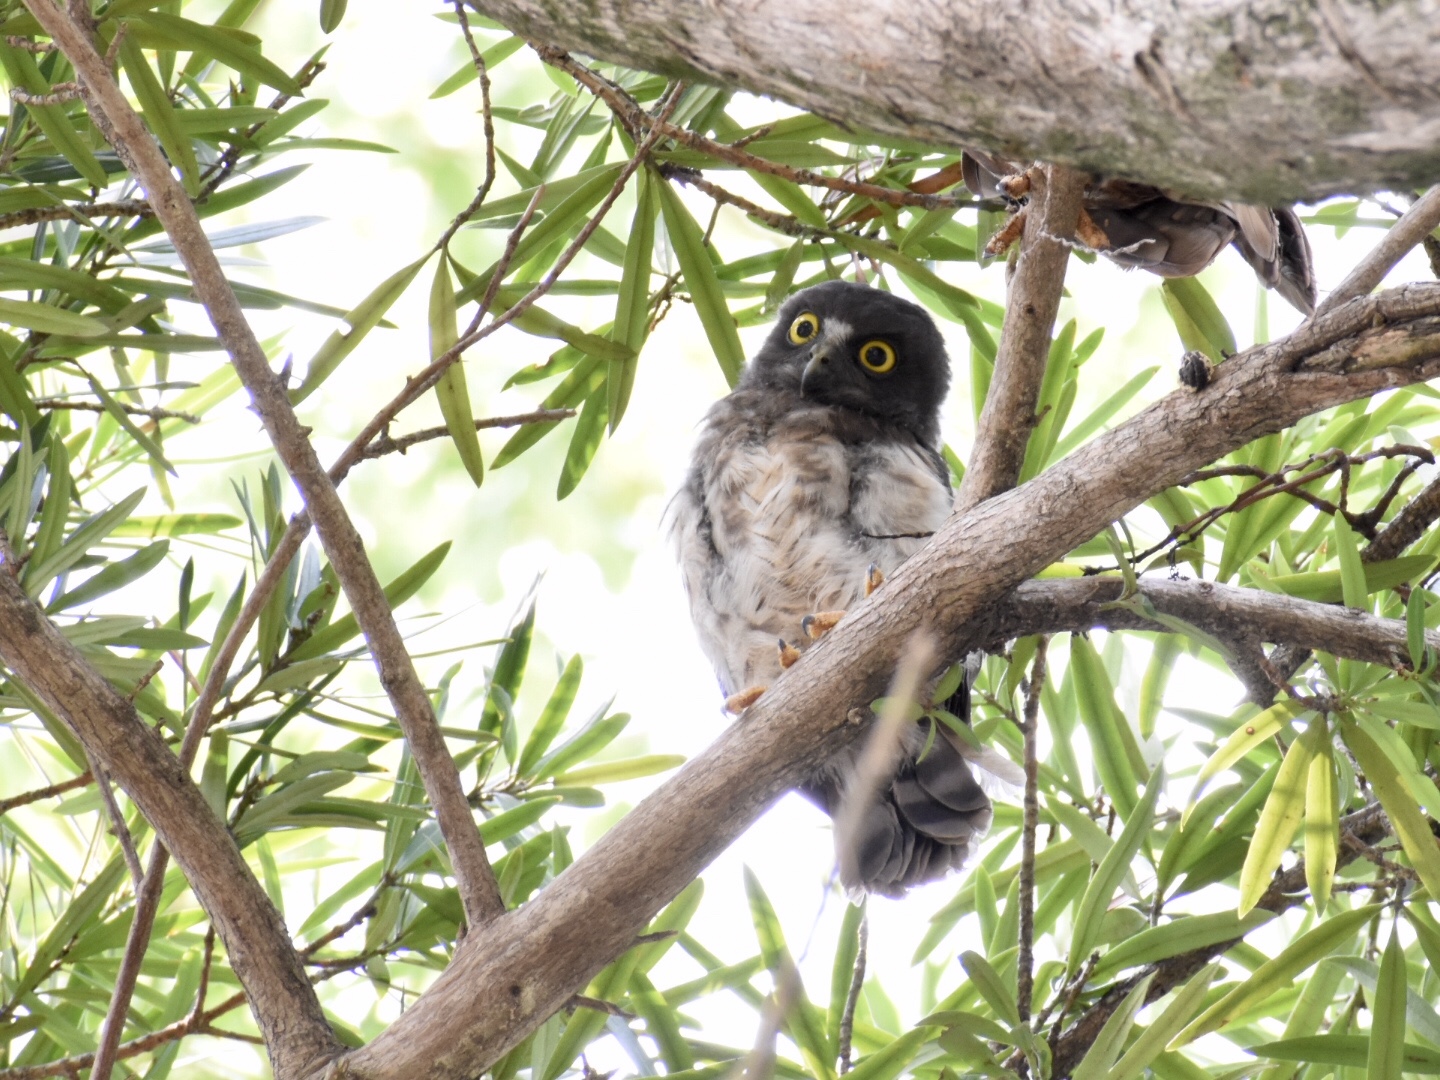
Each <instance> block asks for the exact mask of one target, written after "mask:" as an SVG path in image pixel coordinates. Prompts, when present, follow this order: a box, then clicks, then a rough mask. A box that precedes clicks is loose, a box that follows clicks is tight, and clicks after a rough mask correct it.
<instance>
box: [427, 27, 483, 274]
mask: <svg viewBox="0 0 1440 1080" xmlns="http://www.w3.org/2000/svg"><path fill="white" fill-rule="evenodd" d="M451 6H452V7H453V8H454V9H455V18H456V20H457V21H458V22H459V24H460V32H461V33H462V34H463V35H464V37H465V44H466V46H467V47H468V48H469V49H470V62H471V63H472V64H474V65H475V77H476V78H477V79H478V80H479V81H480V118H481V123H482V131H483V141H484V143H485V178H484V179H483V180H481V181H480V187H479V188H477V189H476V191H475V197H474V198H473V199H471V200H470V203H469V205H468V206H466V207H465V209H464V210H461V211H460V213H458V214H456V215H455V219H454V220H453V221H451V222H450V225H449V227H448V228H446V230H445V231H444V232H443V233H441V234H440V239H439V240H437V241H435V247H434V249H433V250H435V251H443V250H445V249H446V248H447V247H449V245H450V240H451V238H452V237H453V236H454V235H455V234H456V233H457V232H459V231H460V229H461V227H462V226H463V225H464V224H465V223H466V222H467V221H469V220H470V219H471V218H472V217H474V216H475V213H476V211H478V210H479V209H480V207H481V206H483V205H484V204H485V200H486V199H488V198H489V197H490V189H491V187H493V186H494V184H495V116H494V113H493V111H492V109H491V106H490V73H489V72H488V71H487V70H486V68H485V57H484V56H482V55H481V53H480V48H479V46H477V45H476V44H475V35H474V34H472V33H471V32H470V17H469V16H468V15H467V14H466V13H465V4H464V3H463V2H462V0H451Z"/></svg>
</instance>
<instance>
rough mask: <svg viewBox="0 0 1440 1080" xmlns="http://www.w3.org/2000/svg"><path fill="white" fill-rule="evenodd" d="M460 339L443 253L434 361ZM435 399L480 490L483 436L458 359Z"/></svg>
mask: <svg viewBox="0 0 1440 1080" xmlns="http://www.w3.org/2000/svg"><path fill="white" fill-rule="evenodd" d="M459 340H460V328H459V326H458V325H457V324H456V321H455V289H454V286H453V285H451V283H450V260H449V259H448V258H446V256H445V255H444V253H443V252H442V253H441V256H440V262H439V265H437V266H436V267H435V280H434V282H433V283H432V285H431V286H430V360H431V362H432V363H433V362H435V361H436V360H439V359H440V357H442V356H444V355H445V354H446V353H447V352H449V351H450V349H452V348H453V347H454V345H455V343H456V342H457V341H459ZM435 400H436V402H438V403H439V405H440V415H441V416H443V417H444V418H445V427H446V429H447V430H448V431H449V432H450V438H451V440H452V441H453V442H454V443H455V452H456V453H457V454H459V455H460V462H461V464H463V465H464V466H465V471H466V472H467V473H469V474H470V479H471V480H473V481H474V482H475V486H476V487H479V486H480V483H481V481H483V480H484V479H485V460H484V458H482V457H481V456H480V436H479V435H478V434H477V433H476V431H475V417H474V414H473V413H472V412H471V411H470V389H469V387H468V386H466V384H465V364H464V361H462V360H456V361H455V362H454V363H453V364H451V365H450V366H449V367H448V368H446V369H445V373H444V374H443V375H441V376H440V381H439V382H437V383H436V384H435Z"/></svg>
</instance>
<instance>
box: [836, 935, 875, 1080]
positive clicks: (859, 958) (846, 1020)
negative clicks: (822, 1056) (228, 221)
mask: <svg viewBox="0 0 1440 1080" xmlns="http://www.w3.org/2000/svg"><path fill="white" fill-rule="evenodd" d="M858 936H859V942H858V946H857V948H856V949H855V971H854V972H853V973H852V974H851V976H850V989H849V990H848V991H846V993H845V1009H844V1011H843V1012H841V1014H840V1029H839V1034H838V1036H837V1038H836V1039H835V1042H836V1053H835V1056H836V1059H837V1060H838V1061H839V1064H840V1074H841V1075H842V1076H843V1075H844V1074H845V1073H848V1072H849V1071H850V1069H851V1067H852V1066H851V1064H850V1049H851V1047H850V1042H851V1039H852V1038H853V1037H854V1033H855V1009H856V1007H857V1006H858V1005H859V1004H860V991H861V990H862V989H864V986H865V962H866V954H867V953H868V952H869V949H870V913H869V912H868V911H867V912H866V913H865V914H863V915H861V916H860V926H859V927H858Z"/></svg>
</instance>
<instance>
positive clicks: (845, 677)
mask: <svg viewBox="0 0 1440 1080" xmlns="http://www.w3.org/2000/svg"><path fill="white" fill-rule="evenodd" d="M1437 371H1440V285H1410V286H1406V287H1404V288H1400V289H1393V290H1389V291H1387V292H1384V293H1380V294H1378V295H1376V296H1371V297H1365V298H1363V299H1360V300H1355V301H1351V302H1350V303H1349V304H1346V305H1344V306H1342V307H1341V308H1339V309H1337V310H1336V311H1334V312H1331V313H1329V314H1327V315H1325V316H1322V317H1320V318H1317V319H1315V320H1313V321H1312V322H1310V323H1308V324H1306V325H1305V326H1303V327H1302V328H1301V329H1300V330H1299V331H1297V332H1296V333H1295V334H1293V335H1291V336H1290V337H1288V338H1285V339H1282V340H1280V341H1277V342H1274V343H1272V344H1269V345H1265V346H1261V347H1259V348H1256V349H1252V350H1249V351H1247V352H1246V353H1243V354H1241V355H1239V356H1236V357H1234V358H1232V359H1230V360H1228V361H1226V362H1225V363H1224V364H1222V365H1220V366H1219V368H1218V369H1217V372H1216V378H1215V381H1214V382H1213V383H1212V384H1211V386H1210V387H1209V388H1208V389H1206V390H1205V391H1202V392H1199V393H1196V392H1192V391H1190V390H1181V391H1178V392H1176V393H1173V394H1171V395H1169V396H1168V397H1166V398H1164V399H1162V400H1161V401H1159V402H1157V403H1156V404H1155V405H1152V406H1151V407H1150V408H1148V409H1146V410H1144V411H1142V412H1141V413H1139V414H1137V415H1136V416H1134V417H1132V418H1131V419H1129V420H1127V421H1126V422H1124V423H1122V424H1120V425H1118V426H1117V427H1116V428H1115V429H1113V430H1112V431H1110V432H1108V433H1107V434H1105V435H1102V436H1100V437H1098V438H1097V439H1095V440H1094V441H1093V442H1091V443H1090V444H1088V445H1087V446H1085V447H1082V448H1081V449H1080V450H1078V451H1076V452H1075V453H1074V454H1072V455H1071V456H1069V457H1068V458H1066V459H1064V460H1063V461H1061V462H1059V463H1058V464H1056V465H1054V466H1052V467H1051V468H1050V469H1048V470H1046V471H1045V472H1044V473H1042V474H1041V475H1040V476H1038V477H1036V478H1035V479H1034V480H1031V481H1030V482H1029V483H1027V484H1025V485H1023V486H1021V487H1019V488H1016V489H1014V490H1012V491H1008V492H1005V493H1003V494H1001V495H997V496H995V497H994V498H992V499H988V500H986V501H985V502H982V503H979V504H977V505H976V506H974V507H973V508H971V509H970V510H969V511H966V512H965V513H961V514H955V515H953V516H952V517H951V518H950V519H949V520H948V521H947V522H946V523H945V525H944V527H943V528H942V529H941V530H940V532H939V533H937V534H936V535H935V537H934V538H933V539H932V540H931V541H930V543H929V544H928V545H927V546H926V547H925V548H924V549H922V551H921V552H919V553H917V554H916V555H915V556H914V557H913V558H911V559H910V560H909V561H908V562H906V563H905V564H904V565H903V566H901V567H900V568H899V570H897V571H896V572H895V574H894V575H892V576H891V577H890V578H889V579H888V581H887V583H886V587H885V588H884V589H882V590H879V591H878V592H877V593H876V594H875V595H874V596H873V597H871V598H869V599H867V600H863V601H861V602H860V603H859V604H857V605H856V606H855V607H854V608H852V609H851V610H850V612H849V613H848V614H847V616H846V618H845V621H844V622H842V623H841V624H840V625H839V626H838V627H837V628H836V629H835V630H833V631H831V633H830V634H828V635H827V636H826V637H825V639H824V640H822V641H821V642H819V643H818V644H817V645H815V646H814V647H812V648H811V649H809V650H808V651H807V652H806V653H805V655H804V656H803V657H802V658H801V660H800V661H799V662H798V663H797V664H796V665H795V666H794V667H792V668H791V669H790V670H789V671H788V672H787V673H786V674H785V675H784V676H782V677H781V678H780V679H779V680H777V681H776V683H775V684H774V685H773V686H771V688H770V690H769V691H768V692H767V693H766V694H765V696H764V697H762V698H761V699H760V700H759V701H758V702H757V703H756V704H755V705H753V706H751V708H750V709H749V710H748V711H747V712H746V713H745V715H744V716H743V717H742V718H741V719H739V720H738V721H736V722H735V723H734V724H732V725H731V726H730V727H729V728H728V729H727V730H726V731H725V732H723V733H722V734H721V735H720V737H719V738H718V739H717V740H716V741H715V743H714V744H712V745H711V746H710V747H709V748H708V749H707V750H706V751H705V752H704V753H702V754H700V755H698V756H697V757H695V758H694V759H692V760H691V761H690V762H689V763H688V764H687V765H686V766H685V767H684V768H682V769H681V770H680V771H679V772H678V773H677V774H675V776H674V777H672V778H671V779H670V780H668V781H667V782H666V783H665V784H663V785H662V786H661V787H660V788H659V789H658V790H657V791H656V792H655V793H654V794H652V795H651V796H650V797H649V798H647V799H645V800H644V801H643V802H642V803H640V805H638V806H637V807H636V808H635V809H634V810H632V811H631V812H630V814H629V815H627V816H626V817H625V818H624V819H622V820H621V821H620V822H619V823H618V824H617V825H615V826H614V827H613V828H612V829H611V830H610V831H609V832H608V833H606V834H605V836H604V837H602V838H601V839H600V840H599V842H597V843H596V845H595V846H594V847H592V848H591V849H590V850H589V851H587V852H586V853H585V854H584V855H583V856H581V858H580V859H579V860H577V861H576V862H575V864H574V865H572V866H571V867H570V868H569V869H568V870H566V871H565V873H563V874H562V875H560V877H559V878H557V879H556V880H555V881H553V882H552V883H551V884H550V885H548V886H547V887H546V888H545V889H544V891H542V892H541V893H540V894H539V895H537V896H536V897H535V898H533V899H532V900H531V901H529V902H528V903H527V904H525V905H524V906H523V907H521V908H519V909H518V910H516V911H514V912H512V913H511V914H510V915H509V916H508V917H507V918H506V919H505V921H504V923H503V925H500V926H497V927H495V928H494V930H493V931H492V932H491V933H489V934H487V935H485V938H484V940H483V941H482V942H480V943H478V944H477V947H475V948H473V949H469V950H466V951H464V952H462V953H461V954H460V955H459V956H457V957H456V959H455V960H454V962H452V963H451V965H450V967H449V968H448V969H447V970H446V971H445V972H444V973H443V974H442V975H441V976H440V978H439V979H437V980H436V982H435V983H434V984H433V985H432V986H431V988H430V989H429V990H428V991H426V993H425V994H424V995H422V997H421V998H420V999H419V1000H418V1001H416V1002H415V1003H414V1004H412V1005H411V1007H410V1008H409V1009H407V1010H406V1011H405V1013H404V1015H403V1016H401V1017H400V1018H399V1019H398V1020H397V1021H396V1022H395V1023H394V1024H392V1025H391V1027H390V1028H389V1029H388V1030H386V1031H385V1032H384V1033H383V1034H382V1035H380V1036H379V1037H378V1038H376V1039H375V1040H374V1041H373V1042H371V1043H370V1044H369V1045H368V1046H365V1047H362V1048H361V1049H359V1050H356V1051H355V1052H354V1053H352V1054H350V1055H349V1056H348V1057H346V1058H345V1059H344V1061H343V1062H337V1063H336V1065H335V1070H334V1071H332V1073H331V1076H332V1077H338V1076H340V1075H344V1076H346V1077H348V1078H350V1080H379V1078H382V1077H384V1078H391V1077H402V1076H403V1077H405V1078H406V1080H432V1078H433V1080H441V1078H445V1077H451V1076H455V1075H457V1074H459V1075H466V1074H471V1073H478V1072H480V1071H483V1070H484V1069H485V1068H487V1067H488V1066H489V1065H490V1064H491V1063H493V1062H494V1061H496V1060H497V1059H498V1058H499V1056H500V1055H501V1054H503V1053H504V1052H506V1051H507V1050H509V1049H510V1048H511V1047H513V1046H514V1045H515V1044H516V1043H518V1042H519V1041H520V1040H521V1039H523V1038H524V1037H525V1035H526V1034H527V1033H528V1032H530V1031H531V1030H533V1029H534V1028H535V1026H536V1025H538V1024H539V1023H540V1022H541V1021H543V1020H544V1019H545V1018H546V1017H547V1016H549V1015H551V1014H552V1013H553V1012H554V1011H555V1010H556V1009H558V1008H560V1007H562V1006H563V1005H564V1003H565V1002H566V1001H567V1000H569V997H570V995H572V994H574V993H575V992H576V991H577V990H579V989H581V988H582V987H583V986H584V985H585V983H586V982H587V981H588V980H589V979H590V978H591V977H593V976H594V974H595V973H596V972H598V971H599V970H600V969H601V968H602V967H603V966H604V965H605V964H606V963H608V962H609V961H610V960H612V959H613V958H614V957H615V956H617V955H619V954H620V953H622V952H624V951H625V950H626V949H627V948H629V947H630V946H631V945H632V944H633V942H634V939H635V935H636V933H637V932H639V930H640V929H641V928H643V926H644V925H645V923H646V921H647V920H648V919H649V918H650V917H651V916H652V915H654V913H655V912H657V911H658V910H659V909H660V908H661V907H662V906H663V905H664V904H665V903H667V902H668V901H669V900H670V899H672V898H673V897H674V896H675V895H676V894H677V893H678V892H679V891H680V890H681V889H682V888H683V887H684V886H685V885H686V884H688V883H689V882H690V881H691V880H693V878H694V877H695V875H696V874H697V873H698V872H699V871H700V870H701V869H702V868H703V867H704V866H705V865H706V863H708V862H709V861H710V859H712V858H713V857H714V856H715V855H716V854H718V853H719V852H720V851H721V850H723V849H724V848H725V847H726V846H727V845H728V844H730V843H731V842H732V841H733V840H734V839H735V838H736V837H737V836H738V835H739V834H740V833H741V832H742V831H743V830H744V829H745V828H747V827H748V826H749V825H750V823H751V822H753V821H754V820H755V818H756V817H757V816H758V815H759V814H760V813H761V812H762V811H763V810H764V809H765V808H766V807H767V806H768V805H769V804H770V803H771V802H772V801H773V800H774V799H776V798H777V797H778V796H779V795H780V794H781V793H782V792H784V791H785V790H786V789H787V788H789V787H790V786H792V785H793V784H794V783H795V782H796V781H797V780H798V779H799V777H800V776H801V774H802V773H803V771H804V769H805V768H807V767H808V763H809V762H812V761H814V760H815V758H816V757H817V756H818V755H821V754H833V753H835V752H836V750H837V748H838V747H840V746H843V745H844V744H845V743H846V742H847V741H850V740H853V739H855V738H857V737H858V736H859V735H860V733H861V732H862V731H863V726H857V725H852V724H850V723H848V721H847V716H848V714H849V710H850V709H851V708H852V707H853V706H856V705H861V704H868V703H869V702H870V701H873V700H874V699H875V698H876V697H878V696H880V695H881V694H882V693H883V692H884V688H885V685H886V683H887V681H888V678H889V674H890V673H891V672H893V671H894V670H895V666H896V664H897V662H898V652H899V650H900V648H901V645H902V644H903V643H904V642H905V641H907V640H908V639H909V636H910V634H911V633H913V632H914V631H916V630H919V629H929V630H930V631H931V632H933V633H934V634H935V635H936V636H937V638H938V640H939V643H940V646H941V649H940V655H947V656H958V655H961V654H963V653H964V652H966V651H968V650H969V649H971V648H978V647H980V646H981V645H983V644H984V643H985V642H988V641H991V640H993V639H994V634H995V629H996V624H994V623H993V622H992V623H990V625H989V626H987V625H985V624H986V622H987V619H986V616H987V613H989V612H990V610H991V609H992V608H993V607H994V606H995V605H996V604H997V603H998V602H999V601H1000V600H1001V598H1002V597H1004V596H1005V595H1006V594H1007V593H1009V592H1010V591H1011V590H1012V589H1014V588H1015V586H1017V585H1019V584H1020V583H1021V582H1022V581H1024V580H1025V579H1027V578H1029V577H1031V576H1033V575H1034V574H1035V573H1036V572H1038V571H1039V570H1041V569H1042V568H1044V567H1045V566H1047V565H1049V564H1050V563H1052V562H1054V561H1055V560H1057V559H1060V558H1062V557H1063V556H1064V555H1065V554H1066V552H1069V551H1072V550H1074V548H1075V547H1077V546H1078V545H1079V544H1081V543H1083V542H1085V541H1086V540H1089V539H1090V538H1092V537H1093V536H1095V535H1096V534H1097V533H1098V532H1099V531H1100V530H1101V529H1103V528H1104V527H1105V526H1106V525H1107V524H1109V523H1110V522H1111V521H1114V520H1115V519H1116V518H1118V517H1120V516H1121V515H1122V514H1124V513H1126V512H1127V511H1129V510H1130V509H1132V508H1133V507H1135V506H1137V505H1139V504H1140V503H1141V502H1143V501H1144V500H1146V499H1148V498H1150V497H1151V496H1153V495H1155V494H1156V493H1157V492H1160V491H1163V490H1164V489H1165V488H1167V487H1169V486H1171V485H1173V484H1175V483H1176V482H1177V481H1178V480H1179V479H1180V478H1181V477H1183V476H1185V475H1186V474H1187V473H1189V472H1192V471H1193V470H1195V469H1196V468H1199V467H1201V466H1202V465H1206V464H1209V463H1210V462H1212V461H1214V460H1216V459H1217V458H1219V457H1221V456H1222V455H1224V454H1226V453H1229V452H1230V451H1232V450H1234V449H1236V448H1238V447H1240V446H1243V445H1245V444H1246V443H1248V442H1250V441H1251V440H1253V439H1256V438H1258V437H1260V436H1261V435H1265V434H1268V433H1270V432H1273V431H1279V430H1281V429H1282V428H1285V427H1287V426H1289V425H1291V424H1293V423H1294V422H1295V421H1296V420H1298V419H1300V418H1301V417H1302V416H1306V415H1309V414H1310V413H1313V412H1318V411H1320V410H1322V409H1325V408H1329V407H1331V406H1333V405H1337V404H1340V403H1342V402H1345V401H1349V400H1353V399H1355V398H1358V397H1366V396H1369V395H1371V394H1373V393H1376V392H1377V391H1379V390H1382V389H1385V388H1389V387H1395V386H1401V385H1406V384H1409V383H1413V382H1416V381H1419V380H1421V379H1424V378H1428V377H1431V376H1433V375H1434V374H1435V373H1436V372H1437ZM1001 539H1003V542H999V541H1000V540H1001ZM1081 584H1082V585H1089V584H1090V583H1088V582H1081ZM1147 588H1148V586H1147ZM1211 588H1213V586H1211ZM1360 618H1363V616H1360ZM1147 628H1148V629H1153V628H1154V627H1153V625H1151V626H1147ZM540 943H543V947H541V946H540ZM342 1070H343V1072H342Z"/></svg>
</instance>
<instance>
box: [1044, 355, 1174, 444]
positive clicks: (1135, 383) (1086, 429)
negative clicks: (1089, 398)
mask: <svg viewBox="0 0 1440 1080" xmlns="http://www.w3.org/2000/svg"><path fill="white" fill-rule="evenodd" d="M1159 370H1160V369H1159V368H1158V367H1149V368H1146V369H1145V370H1144V371H1142V372H1140V374H1138V375H1136V376H1134V377H1132V378H1131V379H1130V380H1129V381H1128V382H1126V383H1125V384H1124V385H1123V386H1121V387H1120V389H1119V390H1116V391H1115V393H1113V394H1111V395H1110V396H1109V397H1108V398H1106V399H1105V400H1104V401H1103V402H1101V403H1100V405H1099V407H1097V408H1096V409H1095V411H1094V412H1092V413H1091V414H1090V415H1089V416H1087V417H1086V418H1085V419H1084V420H1082V421H1080V423H1078V424H1076V425H1075V426H1074V427H1073V428H1071V429H1070V430H1069V431H1067V432H1066V433H1065V437H1064V438H1062V439H1061V440H1060V442H1059V443H1057V444H1056V446H1055V452H1054V453H1053V454H1051V455H1050V458H1051V460H1052V461H1059V460H1060V459H1061V458H1063V457H1065V456H1067V455H1068V454H1070V452H1071V451H1073V450H1075V449H1076V448H1077V447H1079V446H1081V445H1083V444H1084V443H1085V442H1086V441H1087V440H1088V439H1089V438H1090V437H1091V436H1092V435H1094V434H1096V433H1097V432H1098V431H1099V430H1100V429H1101V428H1103V427H1104V426H1105V425H1106V424H1108V423H1109V422H1110V420H1111V418H1112V417H1113V416H1114V415H1115V414H1116V413H1118V412H1119V411H1120V410H1121V409H1123V408H1124V407H1125V406H1126V405H1127V404H1129V402H1130V399H1131V398H1133V397H1134V396H1135V395H1136V394H1138V393H1139V392H1140V391H1141V390H1143V389H1145V387H1146V386H1147V385H1148V384H1149V382H1150V380H1151V379H1152V378H1154V376H1155V373H1156V372H1157V371H1159Z"/></svg>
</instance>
